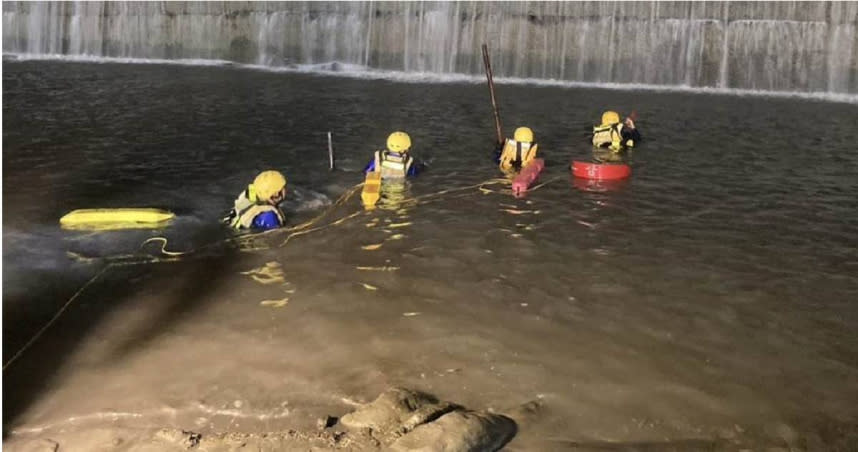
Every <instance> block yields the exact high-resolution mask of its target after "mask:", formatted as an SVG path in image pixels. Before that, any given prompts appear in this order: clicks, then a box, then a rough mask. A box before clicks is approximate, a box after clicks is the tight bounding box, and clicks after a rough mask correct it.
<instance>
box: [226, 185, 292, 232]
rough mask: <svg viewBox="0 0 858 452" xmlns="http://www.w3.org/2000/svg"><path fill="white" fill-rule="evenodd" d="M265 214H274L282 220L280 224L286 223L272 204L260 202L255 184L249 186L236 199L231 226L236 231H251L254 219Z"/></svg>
mask: <svg viewBox="0 0 858 452" xmlns="http://www.w3.org/2000/svg"><path fill="white" fill-rule="evenodd" d="M263 212H274V213H275V214H276V215H277V219H278V220H280V224H284V223H285V222H286V220H285V218H284V216H283V212H281V211H280V209H278V208H277V207H276V206H272V205H271V204H268V203H261V202H259V196H257V194H256V189H255V188H254V187H253V184H251V185H248V186H247V189H246V190H244V191H243V192H241V194H240V195H238V198H236V199H235V207H233V209H232V211H231V212H230V214H229V217H228V219H229V225H230V226H231V227H233V228H235V229H249V228H250V226H251V225H252V224H253V219H254V218H256V216H257V215H259V214H260V213H263Z"/></svg>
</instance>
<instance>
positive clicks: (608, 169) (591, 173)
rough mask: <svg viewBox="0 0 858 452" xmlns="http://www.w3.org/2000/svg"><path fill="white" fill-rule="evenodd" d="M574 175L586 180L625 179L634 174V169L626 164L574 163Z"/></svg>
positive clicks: (574, 161)
mask: <svg viewBox="0 0 858 452" xmlns="http://www.w3.org/2000/svg"><path fill="white" fill-rule="evenodd" d="M572 174H573V175H575V177H581V178H584V179H597V180H611V179H625V178H627V177H629V176H630V175H631V174H632V169H631V167H629V165H626V164H624V163H617V164H612V163H606V164H599V163H587V162H579V161H578V160H573V161H572Z"/></svg>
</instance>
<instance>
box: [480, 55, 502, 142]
mask: <svg viewBox="0 0 858 452" xmlns="http://www.w3.org/2000/svg"><path fill="white" fill-rule="evenodd" d="M483 63H484V64H485V66H486V78H487V79H488V80H489V94H491V96H492V108H493V109H494V113H495V128H496V129H497V133H498V146H500V145H502V144H503V132H501V120H500V113H499V112H498V104H497V102H496V101H495V84H494V81H493V80H492V63H491V62H490V61H489V47H488V46H487V45H486V44H485V43H483Z"/></svg>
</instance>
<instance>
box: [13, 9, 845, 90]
mask: <svg viewBox="0 0 858 452" xmlns="http://www.w3.org/2000/svg"><path fill="white" fill-rule="evenodd" d="M856 26H858V2H847V3H839V2H773V3H772V2H768V3H755V2H705V3H703V2H700V3H698V2H634V3H631V2H629V3H611V2H586V3H564V2H510V3H491V2H408V3H404V2H403V3H399V2H32V3H30V2H4V3H3V51H4V53H16V54H41V55H55V54H59V55H90V56H96V57H99V56H100V57H130V58H144V59H146V58H152V59H217V60H230V61H235V62H239V63H253V64H261V65H268V66H289V65H307V64H325V63H333V62H337V63H340V64H345V65H355V66H360V67H362V68H365V69H382V70H395V71H408V72H412V71H418V72H432V73H442V74H443V73H462V74H480V73H482V70H483V69H482V57H481V54H480V45H481V44H482V43H483V42H485V43H487V44H488V45H489V48H490V52H491V56H492V62H493V69H494V71H495V74H496V75H497V76H506V77H520V78H536V79H554V80H570V81H580V82H602V83H635V84H651V85H668V86H690V87H716V88H737V89H754V90H764V91H792V92H828V93H858V45H856V38H858V36H856Z"/></svg>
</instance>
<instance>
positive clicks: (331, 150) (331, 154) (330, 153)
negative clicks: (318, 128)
mask: <svg viewBox="0 0 858 452" xmlns="http://www.w3.org/2000/svg"><path fill="white" fill-rule="evenodd" d="M328 160H329V161H330V162H331V169H330V170H331V171H333V170H334V145H333V142H332V140H331V132H328Z"/></svg>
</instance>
